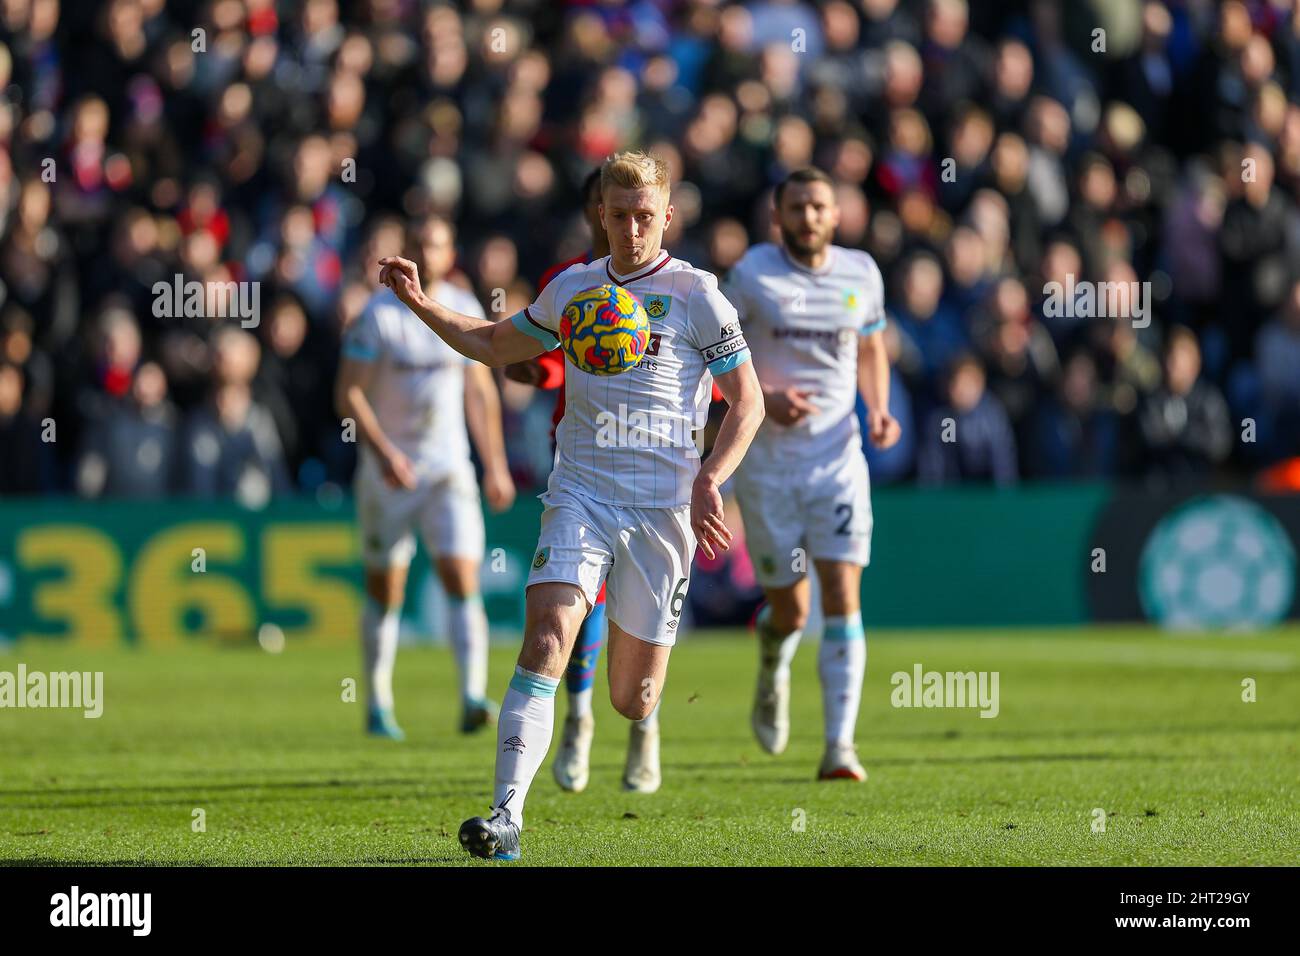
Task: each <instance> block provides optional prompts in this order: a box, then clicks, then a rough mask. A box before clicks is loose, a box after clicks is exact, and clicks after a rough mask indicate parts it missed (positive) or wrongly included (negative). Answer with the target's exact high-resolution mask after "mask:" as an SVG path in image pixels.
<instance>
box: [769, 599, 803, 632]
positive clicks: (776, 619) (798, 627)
mask: <svg viewBox="0 0 1300 956" xmlns="http://www.w3.org/2000/svg"><path fill="white" fill-rule="evenodd" d="M807 624H808V609H807V608H804V607H799V606H798V605H796V604H790V605H787V606H785V607H775V606H774V607H773V608H772V629H773V630H775V631H776V632H777V633H778V634H790V633H793V632H794V631H802V630H803V629H804V627H806V626H807Z"/></svg>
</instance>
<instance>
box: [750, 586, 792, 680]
mask: <svg viewBox="0 0 1300 956" xmlns="http://www.w3.org/2000/svg"><path fill="white" fill-rule="evenodd" d="M755 623H756V624H757V627H758V639H759V641H760V642H761V644H762V655H763V661H762V665H761V666H760V668H759V682H760V684H761V685H762V686H763V689H764V691H767V692H770V691H771V689H772V687H773V686H775V685H776V684H778V683H789V682H790V664H791V662H792V661H793V660H794V652H795V651H797V650H798V649H799V638H800V637H802V636H803V631H791V632H790V633H788V634H777V633H776V632H775V631H773V630H772V606H771V605H770V604H768V605H765V606H764V607H763V610H761V611H759V612H758V619H757V621H756V622H755Z"/></svg>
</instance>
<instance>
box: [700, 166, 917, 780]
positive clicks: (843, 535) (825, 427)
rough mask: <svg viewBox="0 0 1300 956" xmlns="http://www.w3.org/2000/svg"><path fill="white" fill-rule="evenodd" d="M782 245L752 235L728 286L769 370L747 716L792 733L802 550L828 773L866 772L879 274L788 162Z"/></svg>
mask: <svg viewBox="0 0 1300 956" xmlns="http://www.w3.org/2000/svg"><path fill="white" fill-rule="evenodd" d="M774 203H775V209H774V213H773V214H774V218H775V222H776V225H777V226H778V228H779V229H780V232H781V239H782V243H781V245H774V244H772V243H760V244H758V245H755V246H753V247H752V248H751V249H749V251H748V252H746V253H745V255H744V256H743V257H741V259H740V261H739V262H737V263H736V265H735V266H734V267H733V268H732V270H731V272H730V273H729V275H728V276H727V281H726V283H725V284H724V292H725V293H726V294H727V297H728V298H729V299H730V300H731V302H732V304H733V305H735V307H736V311H737V312H738V314H739V316H740V320H741V325H742V327H743V328H744V330H745V337H746V339H747V340H748V342H749V346H750V349H751V351H752V354H753V358H754V369H755V371H756V372H757V373H758V379H759V381H760V382H761V383H762V388H763V398H764V402H765V404H766V409H767V418H766V420H765V421H764V423H763V427H762V428H761V429H760V430H759V433H758V435H757V437H755V439H754V443H753V445H752V446H751V447H750V450H749V454H748V455H746V456H745V460H744V462H743V463H742V464H741V466H740V468H739V470H738V471H737V473H736V482H735V488H736V497H737V499H738V501H739V503H740V510H741V516H742V518H743V519H744V522H745V540H746V545H747V547H748V549H749V553H750V558H751V560H752V561H753V564H754V570H755V574H756V575H757V577H758V581H759V583H760V584H761V585H762V586H763V590H764V592H765V593H766V596H767V604H766V606H765V607H764V608H763V609H762V610H761V611H760V612H759V616H758V635H759V644H760V647H759V655H760V663H759V674H758V688H757V691H756V693H755V697H754V708H753V713H752V715H751V723H752V725H753V728H754V733H755V735H757V737H758V740H759V743H760V744H761V745H762V746H763V748H764V749H765V750H767V751H768V752H769V753H774V754H776V753H781V752H782V751H783V750H784V749H785V746H786V742H787V741H788V739H789V735H790V662H791V660H792V659H793V658H794V653H795V650H796V649H797V647H798V645H799V638H800V636H801V634H802V632H803V628H804V626H805V624H806V623H807V620H808V609H809V591H810V587H809V582H808V577H807V573H806V568H807V561H808V559H811V560H812V563H813V566H814V568H815V569H816V571H817V578H818V581H819V583H820V585H821V597H822V609H823V612H824V615H825V629H824V633H823V635H822V642H821V647H820V649H819V651H818V661H817V670H818V674H819V676H820V677H821V684H822V702H823V711H824V716H825V729H826V751H825V755H824V756H823V758H822V763H821V768H820V770H819V772H818V776H819V777H820V778H821V779H823V780H830V779H836V778H846V779H852V780H865V779H866V771H865V770H863V768H862V764H861V763H860V762H859V761H858V757H857V752H856V750H855V748H854V727H855V725H856V723H857V718H858V704H859V701H860V699H861V695H862V680H863V677H864V675H865V674H866V664H867V646H866V638H865V635H864V631H863V627H862V615H861V611H860V608H859V602H860V585H861V580H862V569H863V568H864V567H865V566H866V565H867V562H868V561H869V559H870V556H871V523H872V519H871V489H870V485H869V482H868V477H867V462H866V459H865V458H864V457H863V454H862V436H861V434H860V432H859V428H858V419H857V415H856V414H855V412H854V405H855V397H856V392H857V391H858V390H859V389H860V390H861V392H862V397H863V399H864V400H865V402H866V405H867V409H868V426H869V432H870V434H869V436H868V437H869V438H870V440H871V442H872V443H873V444H874V445H876V446H877V447H879V448H888V447H889V446H890V445H893V444H894V443H895V442H896V441H898V438H899V426H898V422H897V421H895V420H894V418H893V417H892V416H891V415H890V414H889V359H888V357H887V356H886V354H885V345H884V341H883V339H884V336H883V330H884V328H885V304H884V287H883V283H882V281H881V278H880V270H879V269H878V268H877V266H876V263H875V261H874V260H873V259H872V258H871V256H869V255H867V254H866V253H865V252H860V251H858V250H856V249H844V248H841V247H839V246H835V245H832V244H831V238H832V237H833V236H834V234H835V228H836V226H837V225H838V224H839V208H838V206H837V205H836V202H835V189H834V185H833V183H832V182H831V180H830V177H829V176H827V175H826V174H825V173H823V172H821V171H820V170H817V169H803V170H798V171H796V172H794V173H792V174H791V175H790V176H789V178H787V179H786V181H785V182H783V183H782V184H781V185H779V186H778V187H777V189H776V192H775V197H774Z"/></svg>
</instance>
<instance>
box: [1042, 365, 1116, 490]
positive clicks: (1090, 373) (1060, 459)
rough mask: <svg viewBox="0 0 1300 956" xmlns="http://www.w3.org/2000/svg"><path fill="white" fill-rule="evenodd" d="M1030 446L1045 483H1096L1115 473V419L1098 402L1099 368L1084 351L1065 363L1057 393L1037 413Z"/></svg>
mask: <svg viewBox="0 0 1300 956" xmlns="http://www.w3.org/2000/svg"><path fill="white" fill-rule="evenodd" d="M1030 441H1031V443H1032V449H1031V450H1032V457H1031V460H1032V461H1033V463H1034V468H1035V474H1037V475H1040V476H1042V477H1044V478H1098V477H1101V476H1104V475H1108V474H1110V473H1111V472H1112V471H1113V470H1114V467H1115V457H1116V455H1118V454H1119V420H1118V418H1117V417H1116V416H1115V415H1114V414H1113V413H1112V412H1110V411H1109V410H1107V409H1106V408H1104V407H1103V406H1101V405H1100V403H1099V402H1098V395H1097V367H1096V365H1095V364H1094V362H1093V359H1092V356H1091V355H1089V354H1088V353H1087V352H1086V351H1079V352H1075V353H1074V354H1073V355H1071V356H1070V358H1069V359H1067V360H1066V362H1065V367H1064V368H1063V369H1062V371H1061V381H1060V387H1059V389H1058V390H1057V393H1056V394H1055V395H1052V396H1051V397H1049V398H1048V399H1047V400H1046V401H1045V402H1044V403H1043V404H1042V405H1040V406H1039V407H1038V408H1037V409H1036V411H1035V414H1034V431H1033V435H1032V437H1031V439H1030Z"/></svg>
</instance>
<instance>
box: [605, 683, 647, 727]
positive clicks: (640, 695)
mask: <svg viewBox="0 0 1300 956" xmlns="http://www.w3.org/2000/svg"><path fill="white" fill-rule="evenodd" d="M647 698H649V699H648V700H647ZM609 701H610V703H611V704H613V705H614V709H615V710H616V711H618V712H619V714H621V715H622V716H624V717H626V718H627V719H628V720H642V719H643V718H645V717H649V716H650V712H651V711H652V710H654V709H655V703H656V700H655V699H654V695H652V694H647V693H646V692H644V691H643V690H642V689H641V688H640V687H636V686H634V685H629V686H627V687H618V688H616V687H613V686H611V687H610V689H609Z"/></svg>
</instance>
